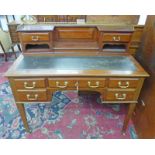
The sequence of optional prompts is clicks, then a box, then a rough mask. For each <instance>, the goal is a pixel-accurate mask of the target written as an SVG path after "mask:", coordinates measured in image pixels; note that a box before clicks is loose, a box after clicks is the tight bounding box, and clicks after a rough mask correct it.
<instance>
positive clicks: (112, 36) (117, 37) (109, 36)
mask: <svg viewBox="0 0 155 155" xmlns="http://www.w3.org/2000/svg"><path fill="white" fill-rule="evenodd" d="M130 39H131V33H104V34H103V36H102V41H110V42H129V41H130Z"/></svg>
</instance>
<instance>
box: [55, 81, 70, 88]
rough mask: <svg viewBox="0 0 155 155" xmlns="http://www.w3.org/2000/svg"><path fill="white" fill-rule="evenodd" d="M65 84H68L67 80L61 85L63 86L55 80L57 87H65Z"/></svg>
mask: <svg viewBox="0 0 155 155" xmlns="http://www.w3.org/2000/svg"><path fill="white" fill-rule="evenodd" d="M67 85H68V82H67V81H65V82H64V85H63V86H61V85H60V84H59V81H56V86H57V87H59V88H66V87H67Z"/></svg>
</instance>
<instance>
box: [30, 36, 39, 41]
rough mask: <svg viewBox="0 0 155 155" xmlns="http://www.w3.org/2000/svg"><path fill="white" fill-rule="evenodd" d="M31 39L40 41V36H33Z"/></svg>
mask: <svg viewBox="0 0 155 155" xmlns="http://www.w3.org/2000/svg"><path fill="white" fill-rule="evenodd" d="M31 39H32V41H38V40H39V36H32V37H31Z"/></svg>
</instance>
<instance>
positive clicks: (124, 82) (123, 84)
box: [108, 78, 139, 89]
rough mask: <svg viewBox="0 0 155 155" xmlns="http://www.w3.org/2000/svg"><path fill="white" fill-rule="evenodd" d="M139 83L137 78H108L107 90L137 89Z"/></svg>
mask: <svg viewBox="0 0 155 155" xmlns="http://www.w3.org/2000/svg"><path fill="white" fill-rule="evenodd" d="M138 83H139V79H138V78H109V81H108V87H109V88H122V89H126V88H137V86H138Z"/></svg>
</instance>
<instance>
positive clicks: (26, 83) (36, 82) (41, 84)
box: [14, 78, 45, 89]
mask: <svg viewBox="0 0 155 155" xmlns="http://www.w3.org/2000/svg"><path fill="white" fill-rule="evenodd" d="M14 82H15V87H16V89H36V88H45V79H44V78H37V79H14Z"/></svg>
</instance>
